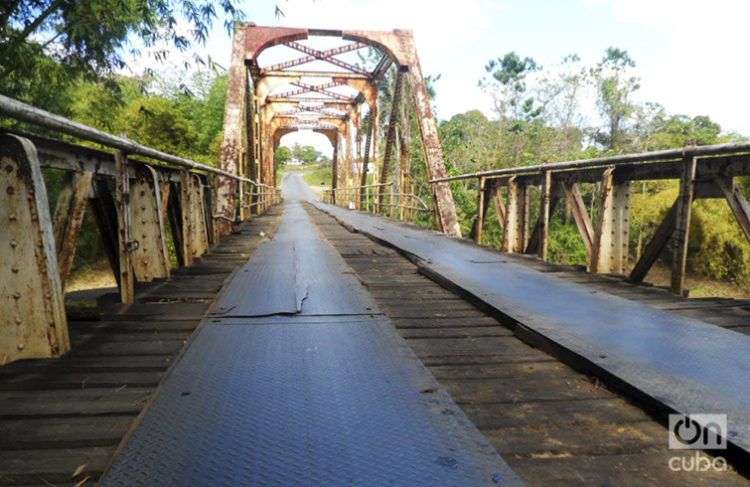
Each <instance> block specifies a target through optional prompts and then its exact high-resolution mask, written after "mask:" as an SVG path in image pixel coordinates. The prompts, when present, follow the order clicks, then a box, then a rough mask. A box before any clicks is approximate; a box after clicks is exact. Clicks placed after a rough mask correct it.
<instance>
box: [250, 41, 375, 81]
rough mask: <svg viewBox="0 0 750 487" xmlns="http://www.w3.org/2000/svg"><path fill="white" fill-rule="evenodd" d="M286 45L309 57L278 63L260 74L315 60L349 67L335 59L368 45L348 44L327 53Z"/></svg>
mask: <svg viewBox="0 0 750 487" xmlns="http://www.w3.org/2000/svg"><path fill="white" fill-rule="evenodd" d="M286 45H287V46H289V47H291V48H292V49H296V50H297V51H300V52H304V53H305V54H307V56H303V57H299V58H297V59H291V60H289V61H284V62H281V63H277V64H272V65H271V66H268V67H266V68H263V69H261V71H260V73H261V74H262V75H265V74H268V73H269V72H271V71H282V70H285V69H288V68H293V67H294V66H300V65H302V64H307V63H309V62H312V61H315V60H320V61H326V62H328V63H331V64H334V65H336V66H339V67H344V66H340V65H339V64H336V63H337V62H338V63H341V64H345V65H348V63H345V62H343V61H339V60H338V59H334V58H333V57H334V56H337V55H339V54H344V53H346V52H351V51H356V50H357V49H362V48H363V47H366V45H365V44H362V43H361V42H355V43H351V44H346V45H343V46H339V47H334V48H331V49H326V50H325V51H319V50H317V49H312V48H310V47H307V46H304V45H302V44H299V43H297V42H289V43H287V44H286ZM344 69H348V68H344ZM354 72H357V71H354ZM363 74H364V73H363Z"/></svg>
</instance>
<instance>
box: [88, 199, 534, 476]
mask: <svg viewBox="0 0 750 487" xmlns="http://www.w3.org/2000/svg"><path fill="white" fill-rule="evenodd" d="M300 212H302V213H300ZM302 216H304V218H302ZM284 218H285V222H284V223H282V227H283V226H284V225H286V227H285V228H283V229H282V231H280V232H279V233H278V234H277V236H276V238H274V240H272V241H271V242H268V243H266V244H265V245H266V246H267V249H266V250H265V251H264V253H263V254H255V255H254V256H253V257H252V260H258V259H260V258H261V257H267V258H269V262H271V264H270V265H269V266H268V267H267V269H269V270H268V271H264V272H266V273H265V274H264V275H265V276H266V277H265V280H264V281H261V280H260V279H259V278H257V277H255V278H254V277H253V275H254V274H255V272H254V271H253V270H251V271H249V272H247V273H245V272H243V273H237V274H236V275H235V276H234V278H233V280H232V281H231V282H230V283H229V290H230V291H229V292H227V293H225V294H224V295H223V298H222V299H223V301H222V303H223V304H224V305H225V306H226V307H227V308H226V309H227V310H228V311H227V314H231V315H233V316H232V317H226V318H224V317H218V316H212V317H207V318H206V319H205V320H204V322H203V324H202V326H201V328H200V329H199V331H198V332H196V335H195V336H194V338H193V339H192V340H191V342H190V343H189V345H188V347H187V349H186V351H185V352H184V355H183V356H182V357H181V358H180V360H179V361H178V362H177V363H176V364H175V366H174V367H173V369H172V370H171V371H170V373H169V374H168V376H167V377H166V378H165V379H164V381H163V383H162V385H161V386H160V388H159V390H158V392H157V394H156V397H155V399H154V401H153V403H152V404H151V405H150V406H149V407H148V409H147V411H146V413H145V414H144V415H143V416H142V417H141V418H140V423H139V426H138V427H137V428H136V429H135V430H134V431H133V432H132V434H131V435H130V437H129V438H128V440H127V443H126V444H124V445H123V446H122V447H121V450H120V452H119V453H118V455H117V456H116V457H115V460H114V462H113V465H112V467H111V469H110V470H109V471H108V472H107V474H106V475H105V477H104V479H103V481H102V485H105V486H113V485H118V486H119V485H123V486H133V485H227V486H239V485H283V486H288V485H295V486H296V485H310V486H313V485H315V486H317V485H358V486H359V485H373V486H375V485H377V486H380V485H425V486H436V485H440V486H442V485H456V486H458V485H466V486H474V485H522V482H521V481H520V480H519V479H518V477H516V475H515V474H514V473H513V472H512V471H511V470H510V468H509V467H508V466H507V464H506V463H505V462H504V461H503V460H502V458H500V456H499V455H498V454H497V452H496V451H495V449H494V448H493V447H492V445H491V444H490V443H489V442H488V441H487V439H486V438H484V437H483V436H482V435H481V434H480V433H479V431H478V430H477V429H476V428H475V427H474V426H473V425H472V424H471V422H469V420H468V419H467V418H466V416H465V415H464V413H463V411H461V409H459V408H458V407H457V406H456V405H455V403H454V402H453V401H452V399H451V398H450V396H449V395H448V394H447V393H446V392H445V390H444V389H442V388H441V387H440V386H439V384H438V383H437V382H436V381H435V379H434V378H433V377H432V375H431V374H430V373H429V371H427V369H426V368H425V367H424V366H423V365H422V363H421V362H420V361H419V360H418V358H417V357H416V356H415V355H414V353H413V352H412V350H411V349H410V348H409V346H408V345H407V344H406V343H405V342H404V341H403V339H402V338H401V337H400V336H399V335H398V334H397V332H396V330H395V328H394V327H393V325H392V324H391V323H390V322H389V321H388V320H387V318H385V317H382V316H376V315H372V314H371V313H370V314H360V313H359V312H360V311H363V310H365V311H368V312H369V311H371V310H370V307H373V306H374V304H373V302H372V299H371V297H370V296H369V293H367V291H366V290H365V289H364V288H363V287H362V285H361V284H360V283H359V281H357V280H356V278H355V277H354V276H353V273H352V271H351V270H350V269H349V268H348V267H347V266H346V264H345V263H344V261H343V260H342V259H341V257H340V256H339V255H338V254H337V253H336V251H335V249H333V247H332V246H331V245H330V244H329V243H328V241H327V240H325V239H323V238H322V237H321V236H319V235H318V234H317V233H316V231H315V229H314V226H313V224H312V223H311V222H310V221H309V219H307V216H306V212H305V211H304V209H302V208H301V207H300V205H299V203H290V204H288V205H287V213H286V214H285V216H284ZM292 222H293V223H294V224H296V225H301V226H300V227H298V228H297V230H294V231H293V229H292V228H291V227H289V225H290V223H292ZM280 237H281V238H280ZM290 246H291V248H294V249H306V250H304V251H300V252H298V253H297V257H296V259H295V260H289V259H285V257H284V256H288V255H289V254H288V253H287V252H288V249H289V248H290ZM295 251H296V250H295ZM252 260H251V263H252ZM292 267H294V268H295V269H294V271H292V270H290V268H292ZM254 270H255V271H258V270H259V268H258V267H256V268H255V269H254ZM277 272H280V273H281V274H280V275H281V276H282V277H281V282H285V283H288V282H290V281H291V279H289V278H288V276H295V280H294V281H295V285H294V286H291V285H290V286H289V287H287V288H286V293H287V294H291V295H293V296H295V297H294V299H297V300H298V296H299V294H296V293H298V292H299V289H300V286H301V283H302V284H304V285H306V286H308V288H307V289H308V292H307V298H306V299H305V300H303V301H302V306H301V312H299V313H297V314H295V315H293V316H289V315H285V314H283V310H285V309H288V308H285V306H288V304H289V303H290V302H292V300H291V299H289V298H288V296H287V295H286V294H285V293H283V292H282V291H283V290H284V288H283V286H281V285H278V284H275V287H274V292H273V293H270V294H267V295H266V296H276V297H278V299H279V300H278V303H280V304H279V305H277V304H276V303H275V302H274V303H273V304H274V305H273V306H267V304H264V302H263V298H262V297H259V293H260V292H261V291H260V289H261V288H262V287H263V286H268V285H269V284H270V283H271V282H272V281H273V279H274V276H275V275H276V273H277ZM317 286H331V288H332V289H330V290H325V289H318V287H317ZM308 300H309V302H308ZM307 306H310V309H311V310H312V311H314V312H315V313H321V312H325V314H313V313H311V312H310V313H306V311H307V310H308V308H306V307H307ZM274 310H282V311H274ZM271 312H273V316H269V317H260V316H257V315H259V314H261V313H266V314H271ZM243 313H245V314H247V316H250V317H248V318H242V317H238V316H236V315H238V314H243ZM345 313H349V315H348V316H346V315H345Z"/></svg>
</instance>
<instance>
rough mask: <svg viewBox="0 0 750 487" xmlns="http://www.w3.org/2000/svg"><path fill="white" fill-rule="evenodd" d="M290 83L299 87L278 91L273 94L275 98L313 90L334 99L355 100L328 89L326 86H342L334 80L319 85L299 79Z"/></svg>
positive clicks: (351, 101)
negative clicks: (276, 93) (282, 91)
mask: <svg viewBox="0 0 750 487" xmlns="http://www.w3.org/2000/svg"><path fill="white" fill-rule="evenodd" d="M291 84H292V85H293V86H297V87H299V89H298V90H292V91H287V92H285V93H279V94H278V95H274V96H275V97H276V98H288V97H290V96H296V95H302V94H305V93H309V92H311V91H314V92H315V93H320V94H322V95H326V96H330V97H331V98H334V99H336V100H343V101H347V102H350V103H353V102H354V100H355V98H353V97H351V96H346V95H341V94H339V93H336V92H333V91H329V90H328V88H333V87H335V86H344V85H343V84H342V83H337V82H336V81H331V82H330V83H323V84H321V85H309V84H307V83H302V82H299V81H295V82H292V83H291Z"/></svg>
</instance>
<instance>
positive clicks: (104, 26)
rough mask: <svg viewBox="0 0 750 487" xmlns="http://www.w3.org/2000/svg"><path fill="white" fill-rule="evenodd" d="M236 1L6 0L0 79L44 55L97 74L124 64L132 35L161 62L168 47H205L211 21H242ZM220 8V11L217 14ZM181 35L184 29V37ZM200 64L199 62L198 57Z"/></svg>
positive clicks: (0, 10)
mask: <svg viewBox="0 0 750 487" xmlns="http://www.w3.org/2000/svg"><path fill="white" fill-rule="evenodd" d="M237 3H238V2H237V0H219V1H211V0H87V1H70V0H8V1H6V2H4V4H3V5H2V6H1V7H0V80H4V79H5V78H7V77H8V76H9V75H10V74H11V73H14V72H17V71H26V70H28V69H31V68H32V67H33V64H34V63H35V62H36V61H37V60H38V56H39V55H41V54H46V55H48V56H51V57H53V58H54V59H55V60H57V61H60V62H61V63H62V65H63V66H64V67H65V68H66V69H68V70H70V71H71V72H73V73H77V74H86V75H93V76H100V75H103V74H108V73H111V72H112V71H113V70H114V69H116V68H122V67H124V65H125V61H124V58H123V54H124V53H125V52H126V49H127V48H129V50H130V52H131V53H137V52H138V48H137V47H135V46H134V45H132V44H129V39H130V38H131V37H136V38H137V39H138V40H139V43H140V44H141V45H142V46H143V47H145V48H153V49H155V54H154V55H155V56H156V57H157V58H158V59H165V58H166V56H167V54H168V53H167V50H166V48H167V46H171V47H173V48H175V49H177V50H180V51H185V50H187V49H189V48H190V47H191V45H192V44H193V43H195V42H197V43H203V42H205V40H206V36H207V34H208V32H209V29H210V28H211V26H212V25H213V23H214V21H216V20H217V19H221V20H223V21H224V25H225V27H226V28H227V29H228V30H229V29H231V26H232V23H233V22H234V21H236V20H240V19H242V18H243V16H244V14H243V12H242V11H241V10H240V9H238V8H237ZM217 10H218V11H217ZM183 31H187V32H188V34H185V33H184V32H183ZM196 60H197V61H198V62H201V63H202V62H204V60H202V59H196Z"/></svg>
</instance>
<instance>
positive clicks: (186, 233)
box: [180, 171, 208, 267]
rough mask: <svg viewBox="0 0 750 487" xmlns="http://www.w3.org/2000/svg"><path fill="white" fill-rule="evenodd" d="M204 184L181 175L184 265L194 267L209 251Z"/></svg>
mask: <svg viewBox="0 0 750 487" xmlns="http://www.w3.org/2000/svg"><path fill="white" fill-rule="evenodd" d="M203 200H204V196H203V182H202V181H201V179H200V177H199V176H197V175H194V174H190V173H189V172H187V171H183V172H182V174H181V175H180V219H181V224H180V228H181V229H182V256H183V257H182V258H183V261H184V265H185V266H186V267H189V266H191V265H193V262H194V260H195V259H196V258H197V257H200V256H202V255H203V254H205V253H206V252H207V251H208V233H207V231H206V220H205V218H206V216H205V208H204V201H203Z"/></svg>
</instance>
